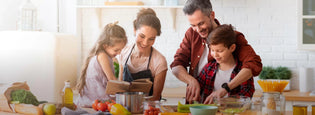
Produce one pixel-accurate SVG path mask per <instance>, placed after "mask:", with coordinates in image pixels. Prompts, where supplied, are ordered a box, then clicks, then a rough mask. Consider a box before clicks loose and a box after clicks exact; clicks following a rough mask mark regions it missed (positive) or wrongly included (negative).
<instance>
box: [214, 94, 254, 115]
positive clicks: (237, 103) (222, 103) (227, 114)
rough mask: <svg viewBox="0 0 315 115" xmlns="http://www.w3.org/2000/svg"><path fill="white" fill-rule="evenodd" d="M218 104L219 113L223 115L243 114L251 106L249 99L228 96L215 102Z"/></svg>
mask: <svg viewBox="0 0 315 115" xmlns="http://www.w3.org/2000/svg"><path fill="white" fill-rule="evenodd" d="M215 103H217V104H218V107H219V111H220V112H221V113H223V114H224V115H234V114H236V113H241V112H244V111H245V110H246V109H248V108H249V107H250V106H251V101H250V98H249V97H246V96H229V97H224V98H220V99H218V100H215Z"/></svg>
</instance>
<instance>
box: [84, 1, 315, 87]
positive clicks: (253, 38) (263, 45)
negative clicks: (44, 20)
mask: <svg viewBox="0 0 315 115" xmlns="http://www.w3.org/2000/svg"><path fill="white" fill-rule="evenodd" d="M297 1H298V0H276V1H275V0H212V5H213V9H214V11H215V15H216V18H217V19H218V20H219V21H220V22H221V23H227V24H232V25H234V26H235V27H236V29H237V30H239V31H241V32H243V33H244V35H245V37H246V39H247V40H248V42H249V44H250V45H251V46H252V47H253V48H254V49H255V51H256V53H257V54H258V55H260V56H261V58H262V62H263V64H264V65H265V66H274V67H276V66H287V67H289V68H290V69H292V70H293V77H294V78H293V79H294V81H292V82H293V83H292V84H293V85H291V88H293V89H298V79H297V76H298V75H297V73H298V71H297V70H298V69H299V67H314V65H315V53H314V51H301V50H297V26H298V25H297V19H298V18H297V5H296V4H297ZM138 10H139V9H137V8H129V9H127V8H126V9H125V8H123V9H102V10H101V11H100V12H98V13H99V14H102V15H101V16H100V17H98V16H96V15H93V16H84V17H83V33H82V37H83V39H82V41H83V42H82V45H83V47H82V52H83V53H82V54H83V57H84V56H85V54H86V52H88V49H89V48H90V46H91V43H94V41H95V39H96V35H95V34H96V33H97V32H99V30H97V29H96V28H99V27H103V26H104V25H105V24H107V23H109V22H113V21H115V20H118V21H119V22H120V23H119V24H120V25H122V26H123V27H124V28H125V30H126V31H127V33H128V38H129V43H133V40H134V35H133V28H132V21H133V20H134V19H135V16H136V13H137V12H138ZM154 10H155V11H156V13H157V15H158V17H159V18H160V20H161V22H162V34H161V36H160V37H158V38H157V40H156V42H155V44H154V47H155V48H157V49H158V50H159V51H160V52H161V53H162V54H163V55H164V56H165V57H166V58H167V62H168V64H170V63H171V62H172V61H173V56H174V53H175V52H176V50H177V48H178V47H179V43H180V42H181V41H182V38H183V36H184V33H185V31H186V30H187V28H188V27H189V22H188V20H187V18H186V17H185V15H184V14H183V12H182V9H177V10H176V21H175V22H176V24H175V25H176V28H175V29H174V28H173V27H172V25H173V22H172V20H171V19H172V18H171V14H170V10H169V9H163V8H158V9H157V8H156V9H154ZM84 12H86V13H88V12H89V15H91V14H93V13H95V11H93V10H90V9H88V10H84ZM98 19H100V20H101V21H99V22H95V21H97V20H98ZM97 36H98V34H97ZM310 77H311V76H310ZM312 77H313V78H310V79H314V81H315V78H314V77H315V76H312ZM314 83H315V82H314ZM165 86H166V87H177V86H185V84H183V83H182V82H180V81H179V80H178V79H177V78H175V77H174V76H173V75H172V73H171V71H170V69H169V71H168V73H167V78H166V84H165ZM314 89H315V87H314Z"/></svg>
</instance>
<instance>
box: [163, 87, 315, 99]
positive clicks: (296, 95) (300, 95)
mask: <svg viewBox="0 0 315 115" xmlns="http://www.w3.org/2000/svg"><path fill="white" fill-rule="evenodd" d="M282 94H283V95H284V96H285V99H286V101H308V102H310V101H311V102H315V96H310V92H300V91H299V90H290V91H285V92H282ZM162 96H163V97H169V98H182V97H185V96H186V87H177V88H164V89H163V92H162ZM261 96H262V90H258V89H256V91H255V93H254V95H253V97H261Z"/></svg>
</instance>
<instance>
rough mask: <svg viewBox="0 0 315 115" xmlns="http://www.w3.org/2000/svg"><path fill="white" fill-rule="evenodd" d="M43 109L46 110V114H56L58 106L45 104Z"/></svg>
mask: <svg viewBox="0 0 315 115" xmlns="http://www.w3.org/2000/svg"><path fill="white" fill-rule="evenodd" d="M43 111H44V113H45V115H55V113H56V106H55V104H45V105H44V108H43Z"/></svg>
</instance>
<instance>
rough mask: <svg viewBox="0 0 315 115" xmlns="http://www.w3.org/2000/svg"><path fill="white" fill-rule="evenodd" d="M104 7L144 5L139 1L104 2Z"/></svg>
mask: <svg viewBox="0 0 315 115" xmlns="http://www.w3.org/2000/svg"><path fill="white" fill-rule="evenodd" d="M105 5H108V6H140V5H144V3H143V2H141V1H137V2H105Z"/></svg>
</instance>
